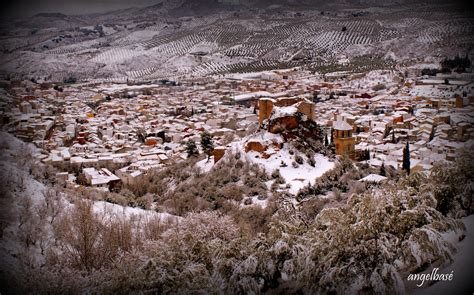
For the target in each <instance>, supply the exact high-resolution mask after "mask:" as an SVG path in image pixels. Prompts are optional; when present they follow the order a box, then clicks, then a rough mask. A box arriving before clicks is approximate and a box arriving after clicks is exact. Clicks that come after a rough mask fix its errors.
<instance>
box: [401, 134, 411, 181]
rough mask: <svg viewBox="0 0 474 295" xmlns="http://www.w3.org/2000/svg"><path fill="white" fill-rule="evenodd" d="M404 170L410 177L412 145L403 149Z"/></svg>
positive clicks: (407, 145)
mask: <svg viewBox="0 0 474 295" xmlns="http://www.w3.org/2000/svg"><path fill="white" fill-rule="evenodd" d="M402 169H403V170H405V171H406V172H407V174H408V175H410V145H409V144H408V141H407V144H406V146H405V147H404V148H403V164H402Z"/></svg>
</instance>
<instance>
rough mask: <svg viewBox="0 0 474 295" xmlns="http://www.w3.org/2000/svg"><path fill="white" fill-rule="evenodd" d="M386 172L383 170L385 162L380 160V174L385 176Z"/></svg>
mask: <svg viewBox="0 0 474 295" xmlns="http://www.w3.org/2000/svg"><path fill="white" fill-rule="evenodd" d="M386 174H387V173H386V172H385V163H383V162H382V166H380V175H382V176H385V175H386Z"/></svg>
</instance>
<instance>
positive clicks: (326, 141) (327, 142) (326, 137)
mask: <svg viewBox="0 0 474 295" xmlns="http://www.w3.org/2000/svg"><path fill="white" fill-rule="evenodd" d="M328 145H329V140H328V134H327V133H326V132H324V146H328Z"/></svg>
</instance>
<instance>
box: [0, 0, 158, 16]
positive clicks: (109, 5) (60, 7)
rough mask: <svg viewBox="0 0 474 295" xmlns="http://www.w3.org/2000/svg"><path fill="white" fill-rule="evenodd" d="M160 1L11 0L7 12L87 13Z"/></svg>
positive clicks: (146, 4)
mask: <svg viewBox="0 0 474 295" xmlns="http://www.w3.org/2000/svg"><path fill="white" fill-rule="evenodd" d="M7 1H8V0H7ZM160 2H161V0H9V1H8V4H6V12H7V13H9V14H14V15H19V14H23V15H33V14H36V13H40V12H61V13H64V14H85V13H95V12H106V11H111V10H117V9H122V8H129V7H132V6H136V7H144V6H149V5H154V4H157V3H160ZM4 7H5V6H4Z"/></svg>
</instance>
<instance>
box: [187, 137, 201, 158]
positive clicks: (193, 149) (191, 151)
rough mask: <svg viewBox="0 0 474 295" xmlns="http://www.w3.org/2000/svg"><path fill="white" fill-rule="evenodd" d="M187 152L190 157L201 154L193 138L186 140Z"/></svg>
mask: <svg viewBox="0 0 474 295" xmlns="http://www.w3.org/2000/svg"><path fill="white" fill-rule="evenodd" d="M186 152H187V153H188V158H190V157H193V156H196V155H199V151H198V148H197V146H196V143H195V142H194V141H192V140H188V141H186Z"/></svg>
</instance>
